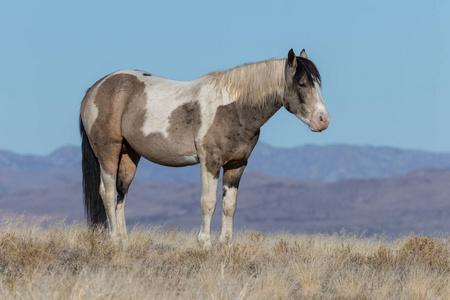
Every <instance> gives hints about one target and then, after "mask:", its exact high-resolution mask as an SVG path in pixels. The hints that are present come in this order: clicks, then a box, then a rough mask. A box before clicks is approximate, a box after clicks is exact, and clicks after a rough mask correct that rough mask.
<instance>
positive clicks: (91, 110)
mask: <svg viewBox="0 0 450 300" xmlns="http://www.w3.org/2000/svg"><path fill="white" fill-rule="evenodd" d="M107 78H109V76H106V77H105V78H103V80H102V81H101V82H99V84H98V85H97V86H96V87H95V88H93V89H92V91H90V95H89V99H87V103H86V108H85V109H84V112H83V118H82V120H83V125H84V128H85V130H86V132H87V134H88V135H90V133H91V128H92V125H94V123H95V120H97V117H98V108H97V105H95V103H94V100H95V96H96V95H97V91H98V88H99V87H100V86H101V85H102V84H103V82H105V80H106V79H107Z"/></svg>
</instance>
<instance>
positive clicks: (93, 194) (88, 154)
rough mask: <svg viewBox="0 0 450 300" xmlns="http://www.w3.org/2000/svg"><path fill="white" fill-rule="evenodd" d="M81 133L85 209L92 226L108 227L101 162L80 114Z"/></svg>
mask: <svg viewBox="0 0 450 300" xmlns="http://www.w3.org/2000/svg"><path fill="white" fill-rule="evenodd" d="M79 122H80V135H81V139H82V140H81V153H82V163H81V165H82V170H83V196H84V197H83V198H84V211H85V215H86V219H87V223H88V225H89V226H90V227H92V228H95V227H100V228H102V227H103V228H105V227H106V212H105V207H104V206H103V200H102V197H101V196H100V164H99V162H98V159H97V157H96V156H95V154H94V151H92V147H91V143H90V142H89V138H88V136H87V134H86V130H85V129H84V125H83V122H82V120H81V115H80V120H79Z"/></svg>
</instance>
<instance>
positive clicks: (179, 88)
mask: <svg viewBox="0 0 450 300" xmlns="http://www.w3.org/2000/svg"><path fill="white" fill-rule="evenodd" d="M145 83H146V87H145V94H146V95H147V102H146V106H145V110H146V112H145V120H144V124H143V125H142V128H141V130H142V133H143V134H144V136H148V135H150V134H152V133H161V134H162V135H163V136H164V137H165V138H168V135H169V134H168V132H167V131H168V128H169V118H170V115H171V114H172V112H173V111H174V110H175V109H176V108H178V107H180V106H181V105H183V104H185V103H189V102H191V101H193V100H196V99H193V95H191V94H190V93H189V90H190V88H191V87H192V82H182V81H175V80H168V79H163V78H161V77H157V76H150V77H148V78H146V80H145Z"/></svg>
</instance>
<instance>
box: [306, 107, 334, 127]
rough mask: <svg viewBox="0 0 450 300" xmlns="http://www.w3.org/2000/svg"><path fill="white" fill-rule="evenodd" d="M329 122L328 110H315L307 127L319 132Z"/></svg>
mask: <svg viewBox="0 0 450 300" xmlns="http://www.w3.org/2000/svg"><path fill="white" fill-rule="evenodd" d="M329 124H330V115H329V114H328V112H326V111H325V112H323V111H317V112H315V113H314V114H313V116H312V117H311V120H310V121H309V129H311V131H314V132H321V131H323V130H325V129H327V128H328V125H329Z"/></svg>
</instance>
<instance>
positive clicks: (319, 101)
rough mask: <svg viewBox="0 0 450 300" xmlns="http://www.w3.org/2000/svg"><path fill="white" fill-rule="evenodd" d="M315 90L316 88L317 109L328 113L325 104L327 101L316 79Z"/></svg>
mask: <svg viewBox="0 0 450 300" xmlns="http://www.w3.org/2000/svg"><path fill="white" fill-rule="evenodd" d="M313 90H314V93H315V98H316V101H317V105H316V108H315V111H319V112H323V113H326V112H327V107H326V105H325V101H324V100H323V98H322V93H321V92H320V85H319V83H318V82H317V81H316V80H315V81H314V89H313Z"/></svg>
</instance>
